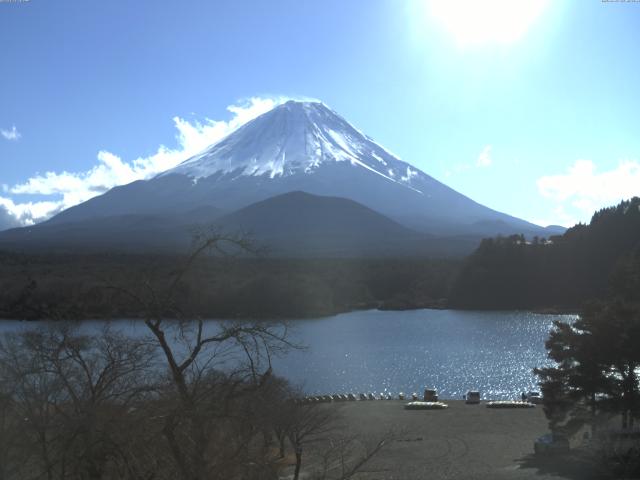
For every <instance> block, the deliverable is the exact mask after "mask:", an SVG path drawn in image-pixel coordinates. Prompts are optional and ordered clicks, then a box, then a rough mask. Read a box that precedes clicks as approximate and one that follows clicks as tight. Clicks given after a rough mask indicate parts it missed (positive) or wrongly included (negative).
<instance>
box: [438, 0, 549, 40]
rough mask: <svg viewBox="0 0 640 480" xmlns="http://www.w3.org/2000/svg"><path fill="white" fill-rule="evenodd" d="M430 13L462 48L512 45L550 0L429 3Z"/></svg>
mask: <svg viewBox="0 0 640 480" xmlns="http://www.w3.org/2000/svg"><path fill="white" fill-rule="evenodd" d="M427 3H428V7H429V13H430V14H431V15H432V16H433V17H434V18H435V19H436V20H437V21H438V22H440V23H441V24H442V25H443V26H444V27H445V28H446V29H447V30H448V31H449V32H450V33H451V34H453V35H454V36H455V38H456V40H457V42H458V43H459V44H460V45H461V46H473V45H485V44H509V43H512V42H514V41H516V40H518V39H519V38H521V37H522V36H523V35H524V34H525V33H526V32H527V30H528V29H529V27H530V26H531V24H532V23H533V22H534V21H535V20H536V18H538V17H539V16H540V14H541V13H542V12H543V11H544V9H545V8H546V7H547V5H548V4H549V0H427Z"/></svg>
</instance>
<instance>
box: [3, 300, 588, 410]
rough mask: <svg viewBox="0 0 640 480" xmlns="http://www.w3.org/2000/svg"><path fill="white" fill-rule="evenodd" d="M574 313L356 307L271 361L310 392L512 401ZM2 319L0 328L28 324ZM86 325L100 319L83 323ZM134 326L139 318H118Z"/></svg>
mask: <svg viewBox="0 0 640 480" xmlns="http://www.w3.org/2000/svg"><path fill="white" fill-rule="evenodd" d="M575 318H576V317H575V316H574V315H540V314H534V313H530V312H477V311H458V310H412V311H402V312H398V311H377V310H369V311H358V312H350V313H344V314H340V315H336V316H332V317H326V318H319V319H311V320H296V321H295V322H292V323H293V326H294V331H293V338H294V339H295V340H296V341H297V342H299V343H302V344H305V345H307V346H308V348H307V349H306V350H304V351H294V352H292V353H290V354H288V355H287V356H286V357H283V358H277V359H275V360H274V371H275V372H276V373H277V374H279V375H281V376H284V377H286V378H288V379H289V380H291V381H292V382H294V383H297V384H300V385H301V386H302V387H303V389H304V390H305V391H306V392H307V393H309V394H332V393H348V392H353V393H360V392H378V393H379V392H387V393H392V394H394V395H397V393H398V392H400V391H402V392H405V393H408V394H410V393H411V392H418V393H420V392H421V391H422V390H423V389H424V388H425V386H428V387H435V388H437V389H438V391H439V393H440V396H441V397H442V398H461V396H462V394H463V393H465V392H466V391H467V390H469V389H477V390H480V392H481V394H482V396H483V398H493V399H509V398H515V397H518V396H519V395H520V392H522V391H527V390H531V389H534V390H535V389H537V386H536V378H535V376H534V375H533V373H532V369H533V368H534V367H539V366H544V365H548V364H550V361H549V360H548V359H547V356H546V350H545V348H544V342H545V340H546V338H547V336H548V334H549V330H550V329H551V327H552V323H553V320H556V319H561V320H563V321H572V320H574V319H575ZM32 325H33V324H32V323H30V324H27V323H24V322H4V323H0V331H2V330H5V331H6V330H16V329H21V328H30V327H31V326H32ZM85 325H86V326H87V327H89V328H90V329H92V328H98V326H99V325H100V322H87V323H86V324H85ZM116 325H120V328H125V329H127V330H129V331H131V332H134V331H136V332H137V333H140V331H142V330H144V326H143V325H142V324H141V323H134V322H129V321H126V322H119V323H116Z"/></svg>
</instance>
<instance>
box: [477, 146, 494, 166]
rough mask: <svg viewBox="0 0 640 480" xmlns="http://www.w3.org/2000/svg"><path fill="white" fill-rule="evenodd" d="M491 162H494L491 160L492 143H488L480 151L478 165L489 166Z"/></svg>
mask: <svg viewBox="0 0 640 480" xmlns="http://www.w3.org/2000/svg"><path fill="white" fill-rule="evenodd" d="M491 163H493V161H492V160H491V145H487V146H486V147H484V148H483V149H482V152H480V155H479V156H478V160H477V161H476V165H477V166H478V167H488V166H490V165H491Z"/></svg>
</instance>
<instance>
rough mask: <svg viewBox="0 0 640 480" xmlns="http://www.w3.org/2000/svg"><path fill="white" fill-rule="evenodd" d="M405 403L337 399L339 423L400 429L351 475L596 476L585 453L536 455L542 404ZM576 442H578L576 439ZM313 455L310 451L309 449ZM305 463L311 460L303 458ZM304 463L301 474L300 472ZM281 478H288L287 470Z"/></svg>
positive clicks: (382, 478)
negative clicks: (437, 406)
mask: <svg viewBox="0 0 640 480" xmlns="http://www.w3.org/2000/svg"><path fill="white" fill-rule="evenodd" d="M405 403H406V402H403V401H398V400H391V401H389V400H386V401H385V400H378V401H364V402H360V401H359V402H348V403H340V404H336V405H335V406H331V407H330V408H338V409H340V410H341V412H342V416H343V422H344V423H345V425H346V426H348V428H349V429H350V430H352V431H354V432H358V433H359V434H361V436H362V437H363V438H366V439H370V440H373V439H375V438H377V437H379V436H381V435H383V434H384V433H385V432H386V431H389V430H396V431H402V432H403V433H402V434H401V435H400V437H399V438H398V439H397V440H396V441H393V442H392V443H391V444H390V445H389V446H387V447H386V448H385V449H384V450H383V451H381V452H380V453H379V454H378V455H377V456H376V457H375V458H373V459H372V460H371V461H370V462H369V463H367V464H366V466H365V468H364V470H363V472H362V473H360V474H358V475H357V476H356V477H355V478H358V479H361V480H374V479H375V480H413V479H415V480H418V479H429V480H439V479H469V480H471V479H517V480H526V479H531V480H533V479H536V480H560V479H575V480H578V479H580V480H587V479H592V478H607V477H605V476H600V475H599V474H598V473H597V469H595V468H594V465H592V464H590V463H589V462H588V461H586V460H584V455H581V454H579V453H577V451H576V452H574V453H572V454H570V455H569V456H567V457H550V458H540V457H536V456H534V455H533V443H534V440H535V439H536V438H538V437H539V436H541V435H543V434H544V433H547V432H548V428H547V422H546V419H545V416H544V412H543V411H542V408H541V407H540V406H538V407H536V408H532V409H490V408H487V407H486V403H485V402H482V403H481V404H480V405H467V404H465V403H464V402H463V401H460V400H454V401H446V403H447V404H448V405H449V408H448V409H446V410H432V411H408V410H405V409H404V408H403V406H404V404H405ZM576 446H577V445H576ZM308 453H309V454H310V452H308ZM305 461H306V462H307V466H308V465H309V464H310V462H313V460H311V458H310V457H308V458H306V460H305ZM304 470H305V469H304V468H303V472H304ZM283 478H287V477H286V476H284V477H283Z"/></svg>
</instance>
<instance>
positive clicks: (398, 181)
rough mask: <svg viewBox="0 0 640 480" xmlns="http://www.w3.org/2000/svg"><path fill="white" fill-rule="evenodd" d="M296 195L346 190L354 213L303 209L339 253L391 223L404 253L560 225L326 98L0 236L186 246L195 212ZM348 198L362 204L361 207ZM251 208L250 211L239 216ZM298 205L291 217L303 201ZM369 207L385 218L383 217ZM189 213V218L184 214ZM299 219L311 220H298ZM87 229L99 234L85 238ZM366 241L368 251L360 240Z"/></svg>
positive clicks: (231, 221)
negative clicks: (470, 181) (446, 240)
mask: <svg viewBox="0 0 640 480" xmlns="http://www.w3.org/2000/svg"><path fill="white" fill-rule="evenodd" d="M291 192H306V193H307V194H310V195H312V196H316V197H323V198H325V199H326V198H327V197H332V198H334V199H335V198H340V199H343V200H344V201H346V202H347V203H344V204H343V206H345V208H347V207H346V205H349V206H350V207H349V208H347V210H345V211H344V212H338V211H335V212H334V215H336V214H337V213H342V214H346V212H347V211H349V212H351V214H352V217H350V218H349V221H342V223H340V222H339V221H338V220H339V219H340V218H342V219H343V220H344V218H346V217H340V216H336V217H335V218H324V220H323V219H322V218H315V219H314V218H311V217H314V216H315V215H320V214H321V213H322V214H325V213H326V211H325V210H329V211H330V210H331V209H332V207H331V205H330V203H331V202H332V201H336V200H332V201H329V200H322V201H318V199H317V198H316V199H315V200H313V202H311V203H318V204H320V203H321V204H322V207H321V208H319V209H315V210H314V209H313V208H311V205H310V204H309V205H307V206H308V207H309V208H310V213H309V215H310V219H309V221H308V222H307V223H306V227H305V228H307V229H311V230H312V231H314V232H315V237H316V238H318V239H319V238H325V240H326V241H329V240H328V239H329V237H330V236H331V235H333V236H337V237H340V236H342V237H343V238H342V240H341V241H340V242H342V243H340V242H338V244H340V245H337V244H336V245H337V246H338V247H339V248H338V250H345V248H346V243H345V242H346V241H347V239H349V238H356V237H359V236H360V237H362V235H363V234H364V233H365V232H368V233H367V234H368V235H369V236H370V238H371V245H373V244H375V243H376V241H377V240H376V239H377V238H380V237H383V236H384V234H383V232H386V231H387V230H388V229H389V228H391V227H390V225H392V224H394V227H393V228H394V229H395V234H394V235H395V237H397V239H398V240H394V241H391V240H390V238H392V237H393V236H394V235H386V237H387V240H386V242H385V244H386V245H387V246H390V245H392V244H395V247H394V248H396V253H399V254H404V252H406V251H412V252H414V253H417V252H421V254H422V253H424V252H426V250H425V248H424V247H425V245H426V246H428V245H431V247H429V248H434V249H435V250H434V251H436V250H438V249H439V248H440V247H437V248H436V243H438V242H425V241H424V239H425V238H428V237H425V235H432V236H438V237H456V238H458V239H462V238H464V239H466V240H464V242H467V243H468V242H469V239H472V238H478V239H479V237H482V236H492V235H496V234H505V235H506V234H511V233H524V234H525V235H527V236H533V235H540V236H548V235H549V234H550V233H558V232H557V230H553V231H552V232H551V231H549V230H546V229H544V228H542V227H539V226H537V225H534V224H531V223H529V222H526V221H524V220H521V219H518V218H515V217H512V216H509V215H506V214H503V213H500V212H497V211H494V210H492V209H489V208H487V207H484V206H482V205H480V204H478V203H476V202H474V201H473V200H471V199H469V198H468V197H466V196H464V195H462V194H460V193H458V192H456V191H454V190H453V189H451V188H449V187H447V186H446V185H444V184H442V183H440V182H439V181H437V180H435V179H434V178H432V177H430V176H429V175H427V174H426V173H424V172H422V171H421V170H419V169H417V168H416V167H414V166H412V165H411V164H409V163H406V162H404V161H402V160H400V159H399V158H397V157H396V156H394V155H393V154H391V153H390V152H388V151H387V150H386V149H384V148H383V147H381V146H380V145H378V144H377V143H375V142H374V141H373V140H372V139H371V138H369V137H367V136H366V135H364V134H363V133H361V132H360V131H358V130H357V129H356V128H354V127H353V126H351V125H350V124H349V123H348V122H347V121H346V120H345V119H343V118H342V117H340V116H339V115H338V114H337V113H335V112H333V111H332V110H331V109H329V108H328V107H327V106H326V105H324V104H322V103H320V102H295V101H290V102H287V103H284V104H282V105H280V106H278V107H276V108H274V109H273V110H271V111H269V112H267V113H265V114H263V115H261V116H259V117H257V118H256V119H254V120H252V121H251V122H248V123H247V124H245V125H244V126H242V127H241V128H239V129H238V130H236V131H235V132H233V133H231V134H230V135H228V136H227V137H226V138H224V139H223V140H221V141H220V142H218V143H217V144H215V145H212V146H211V147H209V148H207V149H206V150H205V151H203V152H202V153H200V154H198V155H196V156H194V157H192V158H190V159H188V160H186V161H185V162H183V163H181V164H180V165H178V166H177V167H175V168H172V169H170V170H168V171H166V172H163V173H162V174H160V175H158V176H156V177H155V178H152V179H149V180H144V181H143V180H141V181H136V182H133V183H130V184H128V185H123V186H120V187H116V188H113V189H111V190H110V191H108V192H106V193H105V194H103V195H100V196H98V197H95V198H92V199H90V200H88V201H86V202H84V203H82V204H80V205H77V206H75V207H72V208H69V209H68V210H65V211H63V212H61V213H60V214H58V215H57V216H55V217H53V218H52V219H50V220H48V221H47V222H44V223H42V224H40V225H36V226H34V227H29V228H27V229H23V230H14V231H11V232H5V233H0V245H2V244H3V243H4V244H7V243H12V242H13V243H15V242H18V243H19V242H26V243H27V244H31V245H33V246H34V248H35V247H36V244H37V240H36V239H38V238H40V239H41V240H42V241H45V237H46V240H47V242H49V244H52V243H51V242H52V241H53V239H54V238H55V242H53V243H55V244H57V245H63V244H64V243H65V242H67V244H69V245H71V244H74V245H75V244H77V243H78V238H80V237H82V238H85V239H86V240H87V241H96V242H99V243H100V244H104V246H105V248H108V243H109V239H110V238H111V239H113V241H114V242H115V243H114V245H116V244H117V245H118V248H120V247H122V244H123V242H125V240H126V236H127V235H130V236H131V241H135V242H142V241H144V240H145V236H146V237H148V239H149V242H150V243H149V244H148V246H149V247H153V248H155V247H159V246H161V245H159V244H160V243H162V240H163V238H164V239H165V240H166V242H165V243H166V244H167V247H168V246H169V245H171V247H172V248H174V247H175V245H176V242H177V243H178V244H182V243H184V242H182V241H181V240H180V241H178V240H177V239H179V238H182V237H183V236H184V233H178V232H174V233H172V232H171V229H174V228H182V229H184V228H185V226H186V225H188V224H192V223H199V222H202V221H210V220H212V216H211V215H209V216H206V215H205V216H202V215H198V214H194V212H206V211H214V210H215V212H217V213H216V215H214V216H213V217H215V218H218V217H220V218H222V217H225V220H224V222H226V224H227V225H226V226H227V227H229V228H230V227H232V226H235V225H239V221H240V219H241V218H243V215H245V217H244V218H245V220H246V219H247V218H249V217H247V215H248V216H250V212H251V211H255V210H256V209H259V208H261V207H259V206H257V205H256V204H258V203H259V202H263V201H266V200H268V199H270V198H274V197H275V198H280V200H278V201H279V202H284V201H285V199H286V198H287V197H281V196H283V195H286V194H289V193H291ZM297 195H300V193H298V194H297ZM303 198H305V197H300V199H303ZM309 198H311V197H309ZM289 201H291V199H290V198H289ZM348 202H355V203H356V204H359V207H358V208H355V206H354V205H353V203H348ZM285 203H286V202H285ZM252 205H253V207H252V208H249V207H250V206H252ZM278 205H279V207H278ZM244 208H249V210H248V211H245V212H242V209H244ZM278 208H285V207H284V204H278V203H277V202H276V203H274V204H271V205H270V206H269V208H267V210H269V212H271V213H270V214H273V212H274V211H276V210H278ZM274 209H275V210H274ZM234 212H235V213H234ZM291 213H295V209H292V210H291V211H290V214H291ZM373 213H375V214H376V215H378V217H376V218H375V220H374V217H375V215H373ZM132 216H142V217H141V218H145V220H144V221H142V223H141V224H140V225H145V224H146V225H147V226H148V227H147V228H148V229H149V231H155V232H163V233H162V235H161V238H151V235H150V234H148V235H145V233H144V232H143V231H141V228H142V227H141V226H140V225H133V224H131V219H132V218H133V217H132ZM105 218H109V220H108V221H105V222H102V224H100V223H101V221H100V219H105ZM251 218H252V222H250V223H252V227H255V229H256V230H258V231H259V232H261V234H262V235H263V236H264V237H265V238H264V239H267V237H269V239H270V240H271V241H273V242H275V243H277V244H279V245H282V246H283V247H282V248H284V245H285V244H287V241H286V237H289V238H291V235H292V232H289V231H288V230H287V229H286V228H285V227H286V222H285V223H283V219H282V218H277V217H275V216H274V217H269V215H265V216H264V218H272V221H273V222H274V225H280V226H281V227H282V228H283V230H282V231H281V232H280V233H278V232H276V231H275V228H268V225H267V224H266V223H265V221H262V220H261V219H260V218H259V216H257V217H256V216H254V217H251ZM118 219H120V220H118ZM151 219H153V220H151ZM187 219H191V220H192V221H191V222H187V221H186V220H187ZM383 219H384V220H383ZM329 220H331V222H330V221H329ZM119 221H120V222H121V225H120V226H119V225H118V222H119ZM298 221H299V223H300V222H302V221H303V219H302V218H298ZM224 222H223V223H224ZM332 222H333V223H332ZM83 223H84V227H83ZM134 223H135V222H134ZM240 223H241V222H240ZM64 225H67V226H68V228H69V231H70V232H71V230H73V231H74V232H76V233H74V235H71V234H69V235H67V239H66V240H65V227H64ZM107 225H109V226H110V230H108V231H107V230H105V228H106V226H107ZM300 225H302V223H300ZM372 225H377V228H379V229H380V232H379V233H378V234H375V233H374V232H373V231H372V230H371V228H372V227H371V226H372ZM338 226H339V227H340V228H338ZM356 226H359V227H360V228H362V229H363V230H362V234H360V235H356V232H355V227H356ZM83 228H85V229H87V230H91V231H92V232H93V233H85V234H82V235H80V234H78V233H77V232H79V231H81V230H82V229H83ZM300 228H302V227H300ZM323 229H324V231H323ZM340 229H341V230H340ZM97 232H102V235H101V236H99V235H98V234H97ZM409 232H410V233H409ZM78 235H79V236H78ZM118 237H120V238H118ZM418 237H419V238H421V242H422V243H421V242H418V241H415V240H412V242H413V243H412V242H409V243H407V241H408V239H409V238H414V239H416V238H418ZM92 239H95V240H92ZM400 239H402V240H400ZM464 242H463V243H464ZM45 243H46V242H45ZM309 245H310V244H309ZM361 245H362V248H365V249H366V248H367V247H366V244H365V243H364V242H361ZM411 245H413V246H411ZM439 245H440V246H442V245H443V242H442V241H440V242H439ZM145 246H147V245H145V244H141V245H139V246H134V247H135V248H138V247H140V248H145ZM289 246H291V244H290V242H289ZM380 246H381V244H380ZM291 248H293V247H292V246H291ZM385 248H386V247H385ZM465 248H468V247H465ZM325 250H326V251H330V250H331V249H325ZM346 250H349V249H346ZM375 250H376V249H372V250H371V251H372V252H373V251H375ZM383 250H384V249H383ZM427 250H428V248H427ZM445 250H446V249H445ZM454 250H456V249H455V248H454ZM439 251H440V252H441V251H442V250H441V249H440V250H439ZM426 254H428V252H427V253H426Z"/></svg>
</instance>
